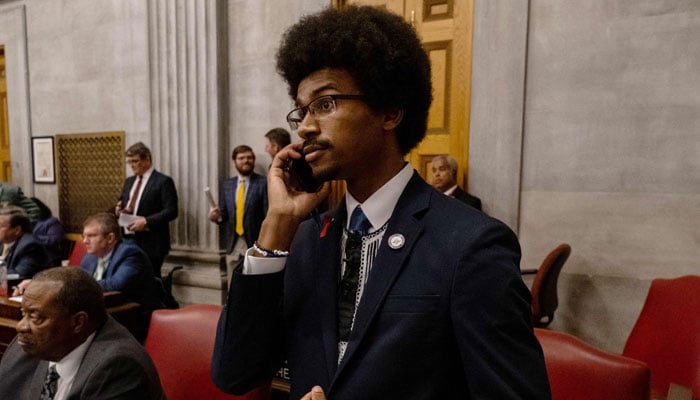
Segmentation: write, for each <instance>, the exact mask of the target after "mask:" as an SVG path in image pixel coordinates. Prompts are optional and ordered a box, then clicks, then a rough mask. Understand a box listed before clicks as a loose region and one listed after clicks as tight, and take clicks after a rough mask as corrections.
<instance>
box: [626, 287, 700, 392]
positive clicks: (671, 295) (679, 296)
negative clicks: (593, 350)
mask: <svg viewBox="0 0 700 400" xmlns="http://www.w3.org/2000/svg"><path fill="white" fill-rule="evenodd" d="M623 354H624V355H625V356H627V357H631V358H634V359H637V360H641V361H644V362H645V363H647V364H648V365H649V367H650V368H651V388H652V394H653V395H655V396H666V394H667V393H668V389H669V384H671V383H676V384H679V385H683V386H687V387H690V388H692V390H693V399H696V400H697V399H700V276H683V277H680V278H676V279H654V280H653V281H652V282H651V287H650V288H649V294H648V295H647V299H646V302H645V303H644V307H643V308H642V311H641V313H640V314H639V318H638V319H637V323H636V324H635V325H634V328H632V332H631V333H630V335H629V338H628V339H627V344H626V345H625V349H624V351H623Z"/></svg>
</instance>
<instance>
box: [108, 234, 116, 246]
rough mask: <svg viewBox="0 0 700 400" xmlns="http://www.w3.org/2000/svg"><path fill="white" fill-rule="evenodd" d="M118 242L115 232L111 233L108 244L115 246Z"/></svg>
mask: <svg viewBox="0 0 700 400" xmlns="http://www.w3.org/2000/svg"><path fill="white" fill-rule="evenodd" d="M116 241H117V235H115V234H114V232H110V233H108V234H107V243H109V244H113V243H115V242H116Z"/></svg>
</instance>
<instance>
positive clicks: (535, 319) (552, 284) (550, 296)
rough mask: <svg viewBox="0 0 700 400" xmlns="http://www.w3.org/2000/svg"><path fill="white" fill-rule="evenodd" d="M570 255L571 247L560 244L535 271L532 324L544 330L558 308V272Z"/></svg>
mask: <svg viewBox="0 0 700 400" xmlns="http://www.w3.org/2000/svg"><path fill="white" fill-rule="evenodd" d="M570 254H571V246H569V245H568V244H567V243H562V244H560V245H559V246H557V247H556V248H555V249H554V250H552V251H551V252H550V253H549V254H548V255H547V257H546V258H545V259H544V261H542V264H541V265H540V267H539V268H538V269H537V273H536V274H535V279H534V280H533V282H532V324H533V325H534V326H536V327H538V328H545V327H547V326H548V325H549V324H550V323H552V320H553V319H554V311H555V310H556V309H557V307H558V306H559V297H558V296H557V282H558V281H559V272H561V269H562V267H563V266H564V263H565V262H566V260H567V259H568V258H569V255H570Z"/></svg>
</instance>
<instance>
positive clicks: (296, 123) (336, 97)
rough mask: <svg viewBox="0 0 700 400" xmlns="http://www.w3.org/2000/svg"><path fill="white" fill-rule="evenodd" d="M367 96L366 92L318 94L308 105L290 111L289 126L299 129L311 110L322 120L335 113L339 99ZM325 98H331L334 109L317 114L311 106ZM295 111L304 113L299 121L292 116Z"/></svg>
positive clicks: (356, 98)
mask: <svg viewBox="0 0 700 400" xmlns="http://www.w3.org/2000/svg"><path fill="white" fill-rule="evenodd" d="M366 97H367V96H366V95H364V94H324V95H323V96H318V97H316V98H315V99H313V100H311V101H310V102H309V103H308V104H307V105H305V106H302V107H297V108H295V109H293V110H292V111H290V112H289V113H288V114H287V123H288V124H289V127H290V128H292V130H293V131H296V130H297V129H299V125H301V123H302V121H304V118H306V116H307V115H308V114H309V112H311V116H312V117H314V119H315V120H317V121H318V120H320V119H323V118H325V117H327V116H329V115H333V114H335V112H336V111H337V109H338V106H337V104H336V101H337V100H362V99H364V98H366ZM325 98H330V100H331V104H333V109H332V110H331V111H328V112H327V113H325V114H323V115H321V116H320V117H317V116H316V112H318V110H317V111H314V110H313V109H312V108H311V107H312V104H314V103H317V102H318V101H319V100H322V99H325ZM294 113H299V114H301V113H303V115H302V116H301V117H300V118H298V121H296V120H294V119H293V118H292V114H294Z"/></svg>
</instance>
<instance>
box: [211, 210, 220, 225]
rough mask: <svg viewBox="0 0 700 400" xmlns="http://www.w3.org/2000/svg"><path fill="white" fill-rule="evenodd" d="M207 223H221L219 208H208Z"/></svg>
mask: <svg viewBox="0 0 700 400" xmlns="http://www.w3.org/2000/svg"><path fill="white" fill-rule="evenodd" d="M209 221H212V222H219V221H221V209H220V208H219V207H210V208H209Z"/></svg>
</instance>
